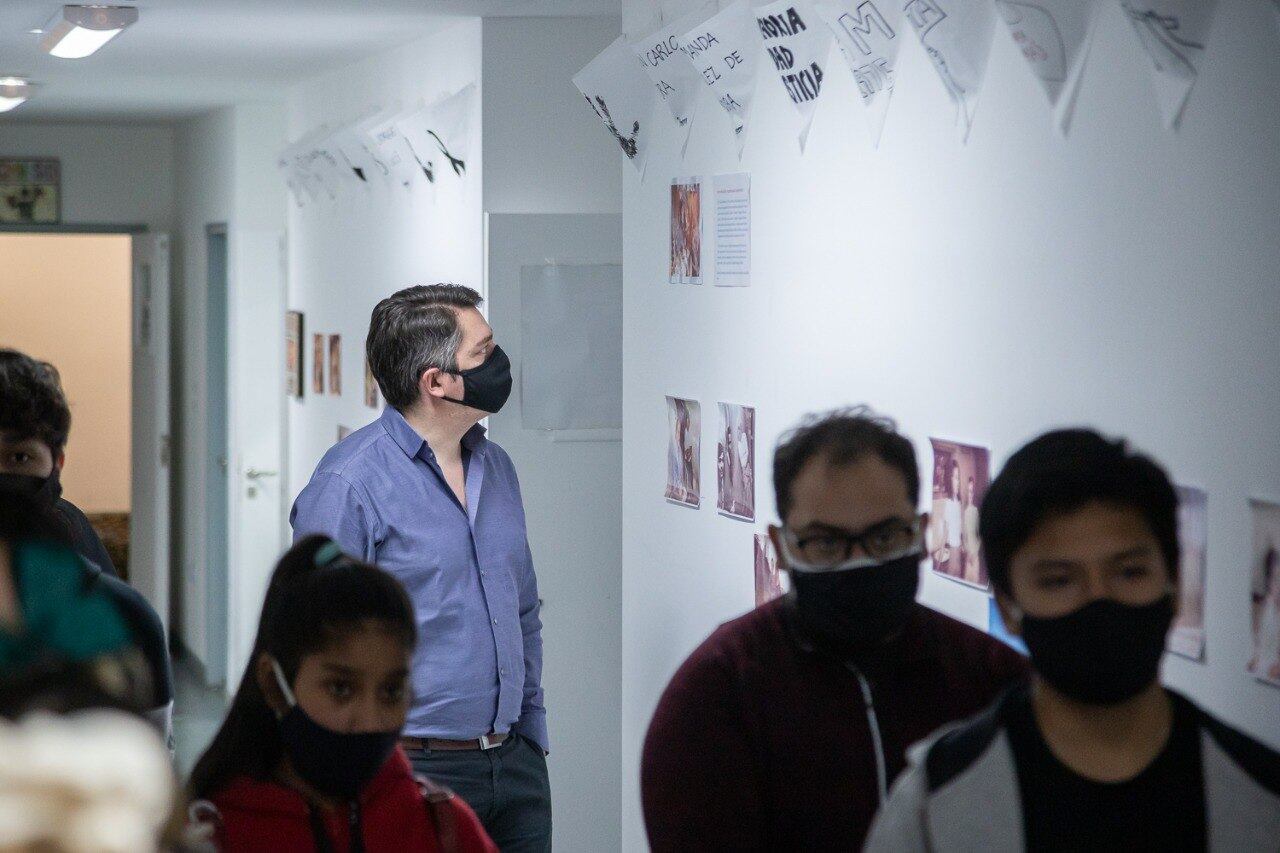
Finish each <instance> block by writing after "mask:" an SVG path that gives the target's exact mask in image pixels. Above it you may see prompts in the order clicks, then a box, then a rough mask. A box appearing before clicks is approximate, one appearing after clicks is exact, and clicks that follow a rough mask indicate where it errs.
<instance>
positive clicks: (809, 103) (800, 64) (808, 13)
mask: <svg viewBox="0 0 1280 853" xmlns="http://www.w3.org/2000/svg"><path fill="white" fill-rule="evenodd" d="M755 14H756V25H757V26H758V27H760V37H761V39H762V40H763V41H764V50H765V55H766V56H768V57H769V61H770V62H772V64H773V69H774V71H776V72H777V74H778V80H779V81H781V83H782V87H783V88H784V89H786V90H787V95H788V96H789V97H790V98H791V103H793V104H795V107H796V110H797V111H799V113H800V118H801V120H802V121H803V125H802V126H801V129H800V150H801V151H804V144H805V141H806V140H807V139H808V138H809V128H810V126H811V125H812V124H813V111H814V110H815V109H816V108H817V106H818V95H820V94H822V78H823V77H825V76H826V73H827V71H826V67H827V56H828V55H829V54H830V53H831V31H830V30H828V29H827V28H826V27H825V26H823V24H822V21H821V20H820V19H819V18H818V15H817V14H816V13H815V12H814V11H813V7H812V6H811V5H810V4H809V3H808V2H807V0H778V2H776V3H770V4H769V5H768V6H761V7H759V8H758V9H756V12H755Z"/></svg>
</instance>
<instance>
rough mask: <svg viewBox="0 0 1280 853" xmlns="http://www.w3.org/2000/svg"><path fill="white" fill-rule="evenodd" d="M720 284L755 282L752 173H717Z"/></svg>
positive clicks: (718, 274)
mask: <svg viewBox="0 0 1280 853" xmlns="http://www.w3.org/2000/svg"><path fill="white" fill-rule="evenodd" d="M711 186H712V191H713V192H714V193H715V218H716V224H715V246H716V248H715V258H716V261H715V271H716V272H715V279H716V287H749V286H750V285H751V173H750V172H732V173H730V174H727V175H716V176H715V177H714V178H712V181H711Z"/></svg>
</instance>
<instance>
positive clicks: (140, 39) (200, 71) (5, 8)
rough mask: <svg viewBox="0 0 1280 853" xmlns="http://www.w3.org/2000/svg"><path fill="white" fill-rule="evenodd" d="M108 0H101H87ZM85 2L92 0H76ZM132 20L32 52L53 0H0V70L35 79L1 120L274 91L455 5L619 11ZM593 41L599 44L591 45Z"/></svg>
mask: <svg viewBox="0 0 1280 853" xmlns="http://www.w3.org/2000/svg"><path fill="white" fill-rule="evenodd" d="M97 1H98V2H111V0H97ZM80 2H85V3H88V2H92V0H80ZM116 2H117V4H118V5H137V7H138V9H139V12H140V18H139V21H138V23H136V24H134V25H133V26H132V27H130V28H129V29H127V30H125V31H124V32H123V33H121V34H120V35H119V36H117V37H116V38H115V39H114V40H113V41H111V42H110V43H109V44H107V46H106V47H104V48H103V49H102V50H100V51H99V52H98V53H97V54H95V55H93V56H91V57H89V58H87V59H80V60H65V59H56V58H54V57H51V56H48V55H46V54H44V53H42V52H41V51H40V49H39V47H38V46H37V44H38V42H39V39H40V37H39V36H36V35H32V34H30V33H29V32H28V31H29V30H31V29H33V28H38V27H41V26H43V25H44V24H45V22H46V21H48V20H49V18H50V17H52V16H53V15H54V13H55V12H57V11H58V9H59V8H60V7H61V3H59V2H57V0H0V76H4V75H7V74H18V75H21V76H25V77H29V78H30V79H31V80H32V81H33V82H34V83H36V84H37V85H39V86H40V89H39V91H38V93H37V95H36V97H34V98H32V99H31V100H30V101H28V102H27V103H26V104H23V105H22V106H21V107H19V108H18V109H16V110H14V111H13V112H10V113H7V114H4V115H0V123H3V122H6V121H29V120H41V121H51V120H71V119H76V120H127V121H168V120H173V119H180V118H184V117H188V116H192V115H198V114H200V113H203V112H206V111H208V110H210V109H213V108H215V107H220V106H225V105H228V104H232V103H235V102H237V101H244V100H251V99H266V98H273V97H280V96H283V94H284V93H285V92H286V91H287V90H288V88H289V87H290V86H292V85H293V84H294V83H297V82H299V81H301V80H305V79H307V78H308V77H312V76H314V75H316V74H319V73H321V72H323V71H326V70H329V69H333V68H338V67H341V66H343V65H346V64H349V63H352V62H355V61H357V60H359V59H361V58H363V57H365V56H369V55H371V54H374V53H378V52H379V51H382V50H385V49H388V48H391V47H395V46H397V45H401V44H405V43H407V42H410V41H413V40H414V39H417V38H420V37H422V36H424V35H427V34H428V33H430V32H432V31H433V30H438V29H440V28H442V27H445V26H447V25H448V24H449V23H450V22H451V18H452V17H453V16H460V15H490V16H492V15H537V16H547V15H617V14H618V13H619V5H620V2H619V0H145V2H142V3H137V4H134V3H131V2H128V0H116ZM601 47H603V45H601Z"/></svg>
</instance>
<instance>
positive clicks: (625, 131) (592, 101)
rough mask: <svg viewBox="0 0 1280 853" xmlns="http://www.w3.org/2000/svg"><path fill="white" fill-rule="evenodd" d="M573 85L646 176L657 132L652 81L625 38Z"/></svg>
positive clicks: (592, 62) (594, 62) (579, 76)
mask: <svg viewBox="0 0 1280 853" xmlns="http://www.w3.org/2000/svg"><path fill="white" fill-rule="evenodd" d="M573 85H575V86H577V87H578V91H579V92H581V93H582V96H583V97H584V98H586V99H587V103H588V104H589V105H590V106H591V109H592V110H594V111H595V114H596V115H597V116H599V117H600V120H601V121H602V122H604V126H605V127H606V128H608V130H609V133H610V134H612V135H613V138H614V139H615V140H617V142H618V145H619V147H621V148H622V153H623V154H625V155H627V159H628V160H630V161H631V165H633V166H635V167H636V171H638V172H641V173H643V171H644V163H645V158H646V156H647V154H648V149H649V136H650V134H651V133H652V132H653V128H652V127H651V126H650V125H651V123H652V121H653V113H654V109H653V108H654V97H653V88H652V86H651V85H650V83H649V78H648V77H646V76H645V74H644V73H643V72H642V71H641V70H640V69H639V68H638V67H637V66H636V55H635V53H633V52H632V50H631V48H630V47H629V46H628V45H627V43H626V38H625V37H624V36H618V38H617V39H616V40H615V41H614V42H613V44H611V45H609V46H608V47H606V48H605V49H604V51H603V52H602V53H601V54H600V55H599V56H597V57H596V58H595V59H593V60H591V61H590V62H588V63H587V67H586V68H583V69H582V70H581V71H579V72H578V73H577V74H576V75H574V78H573Z"/></svg>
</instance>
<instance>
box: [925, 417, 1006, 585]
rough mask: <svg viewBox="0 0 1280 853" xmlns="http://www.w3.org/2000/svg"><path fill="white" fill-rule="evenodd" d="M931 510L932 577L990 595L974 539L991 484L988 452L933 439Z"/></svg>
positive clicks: (978, 543)
mask: <svg viewBox="0 0 1280 853" xmlns="http://www.w3.org/2000/svg"><path fill="white" fill-rule="evenodd" d="M929 443H930V444H931V445H932V446H933V504H932V506H931V507H930V511H929V531H928V534H929V535H928V541H929V552H930V554H931V556H932V557H933V570H934V572H936V573H938V574H940V575H943V576H945V577H948V578H951V579H952V580H956V581H959V582H960V583H963V584H968V585H969V586H975V587H978V588H979V589H989V588H990V586H991V582H990V581H989V580H988V579H987V561H986V557H985V555H984V554H983V553H982V540H981V538H979V536H978V510H979V508H980V507H981V506H982V498H983V496H984V495H985V494H986V493H987V486H989V485H990V484H991V451H990V450H988V449H987V448H985V447H975V446H974V445H971V444H961V443H960V442H957V441H947V440H945V439H941V438H931V439H929Z"/></svg>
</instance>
